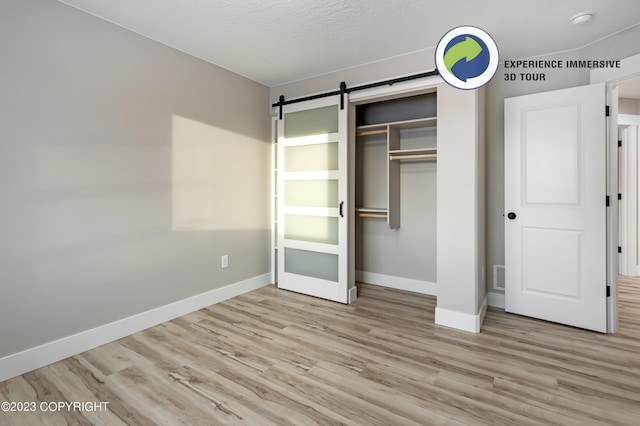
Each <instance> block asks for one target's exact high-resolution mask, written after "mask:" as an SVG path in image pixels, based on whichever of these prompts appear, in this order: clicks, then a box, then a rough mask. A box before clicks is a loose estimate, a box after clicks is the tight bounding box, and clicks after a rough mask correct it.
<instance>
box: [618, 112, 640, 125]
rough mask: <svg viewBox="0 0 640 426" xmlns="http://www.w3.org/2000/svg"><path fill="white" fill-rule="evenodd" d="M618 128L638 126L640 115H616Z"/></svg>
mask: <svg viewBox="0 0 640 426" xmlns="http://www.w3.org/2000/svg"><path fill="white" fill-rule="evenodd" d="M618 126H640V115H635V114H618Z"/></svg>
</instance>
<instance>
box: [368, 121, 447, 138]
mask: <svg viewBox="0 0 640 426" xmlns="http://www.w3.org/2000/svg"><path fill="white" fill-rule="evenodd" d="M437 124H438V119H437V118H436V117H429V118H418V119H415V120H403V121H392V122H388V123H383V124H367V125H364V126H358V127H356V136H367V135H377V134H385V133H387V129H388V127H396V128H398V129H400V130H402V129H416V128H420V127H433V126H436V125H437Z"/></svg>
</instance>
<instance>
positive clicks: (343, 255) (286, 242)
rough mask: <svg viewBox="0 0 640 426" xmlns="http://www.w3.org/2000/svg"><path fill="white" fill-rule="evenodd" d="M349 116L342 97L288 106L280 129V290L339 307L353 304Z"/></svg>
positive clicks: (345, 102) (284, 111) (284, 107)
mask: <svg viewBox="0 0 640 426" xmlns="http://www.w3.org/2000/svg"><path fill="white" fill-rule="evenodd" d="M345 98H346V95H345ZM344 104H347V100H346V99H345V100H344ZM347 110H348V108H347V107H345V108H344V109H341V108H340V97H339V96H332V97H327V98H322V99H317V100H313V101H307V102H300V103H295V104H291V105H285V106H283V116H282V122H281V123H280V125H279V126H278V161H277V163H278V287H279V288H282V289H286V290H292V291H296V292H299V293H304V294H308V295H311V296H316V297H321V298H324V299H329V300H334V301H336V302H341V303H349V302H350V301H351V300H349V289H348V279H347V272H348V271H347V243H348V240H347V222H348V220H347V218H348V212H347V209H348V203H347V148H348V147H347V126H348V125H347Z"/></svg>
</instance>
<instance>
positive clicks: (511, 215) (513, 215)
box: [507, 212, 516, 220]
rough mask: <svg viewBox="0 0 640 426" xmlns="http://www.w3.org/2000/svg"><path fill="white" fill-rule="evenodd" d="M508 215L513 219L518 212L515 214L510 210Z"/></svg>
mask: <svg viewBox="0 0 640 426" xmlns="http://www.w3.org/2000/svg"><path fill="white" fill-rule="evenodd" d="M507 217H508V218H509V219H511V220H513V219H515V218H516V214H515V213H514V212H509V213H508V214H507Z"/></svg>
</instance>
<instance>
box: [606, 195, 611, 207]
mask: <svg viewBox="0 0 640 426" xmlns="http://www.w3.org/2000/svg"><path fill="white" fill-rule="evenodd" d="M605 204H606V206H607V207H609V205H610V203H609V196H608V195H607V198H606V200H605Z"/></svg>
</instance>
